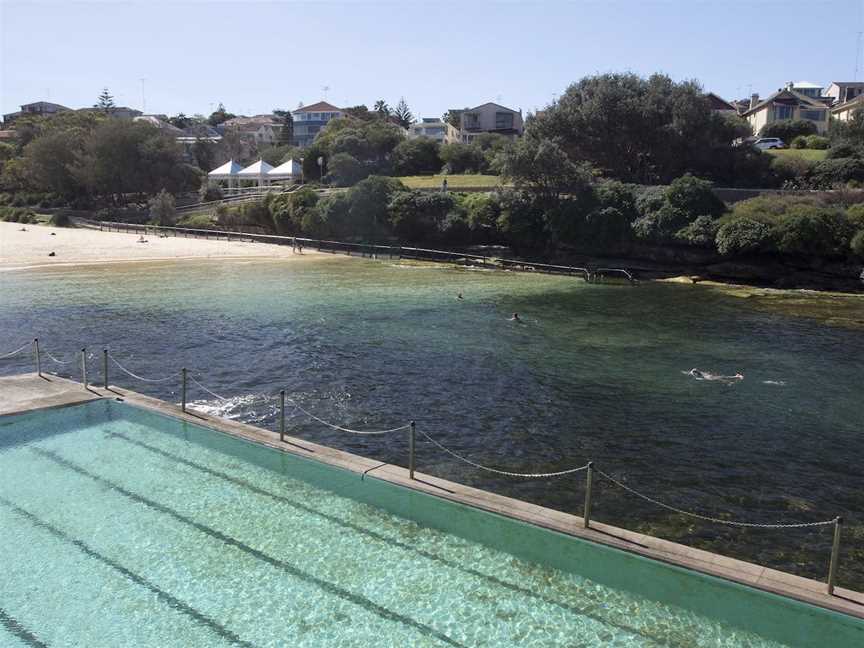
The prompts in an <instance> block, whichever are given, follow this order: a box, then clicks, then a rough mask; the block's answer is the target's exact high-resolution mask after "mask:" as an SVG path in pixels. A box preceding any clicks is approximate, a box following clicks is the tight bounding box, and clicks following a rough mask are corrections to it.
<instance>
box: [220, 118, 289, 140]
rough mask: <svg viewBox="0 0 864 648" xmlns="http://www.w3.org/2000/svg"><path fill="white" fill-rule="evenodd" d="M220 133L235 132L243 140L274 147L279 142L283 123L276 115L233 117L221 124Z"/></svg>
mask: <svg viewBox="0 0 864 648" xmlns="http://www.w3.org/2000/svg"><path fill="white" fill-rule="evenodd" d="M219 129H220V131H221V132H222V133H223V134H224V133H228V132H233V133H236V134H237V135H239V136H240V138H241V139H243V140H245V141H247V142H250V143H255V144H257V145H258V146H272V145H273V144H277V143H278V142H279V137H280V135H281V134H282V122H281V120H280V118H279V117H276V116H275V115H254V116H252V117H232V118H231V119H229V120H227V121H224V122H222V123H221V124H219Z"/></svg>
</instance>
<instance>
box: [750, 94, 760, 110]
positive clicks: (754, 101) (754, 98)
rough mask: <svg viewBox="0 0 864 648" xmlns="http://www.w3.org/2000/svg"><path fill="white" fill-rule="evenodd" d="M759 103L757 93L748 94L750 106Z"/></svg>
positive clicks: (753, 106) (752, 106)
mask: <svg viewBox="0 0 864 648" xmlns="http://www.w3.org/2000/svg"><path fill="white" fill-rule="evenodd" d="M758 103H759V93H758V92H757V93H754V94H752V95H750V108H755V107H756V104H758Z"/></svg>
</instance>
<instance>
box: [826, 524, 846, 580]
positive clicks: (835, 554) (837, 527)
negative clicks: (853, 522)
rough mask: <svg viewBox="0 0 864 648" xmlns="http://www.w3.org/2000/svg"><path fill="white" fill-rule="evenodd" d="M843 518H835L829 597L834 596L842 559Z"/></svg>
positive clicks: (829, 572)
mask: <svg viewBox="0 0 864 648" xmlns="http://www.w3.org/2000/svg"><path fill="white" fill-rule="evenodd" d="M842 525H843V518H842V517H840V516H839V515H838V516H837V517H836V518H834V544H833V546H832V547H831V562H830V563H829V565H828V595H829V596H833V595H834V585H835V584H836V582H837V561H838V560H839V558H840V527H841V526H842Z"/></svg>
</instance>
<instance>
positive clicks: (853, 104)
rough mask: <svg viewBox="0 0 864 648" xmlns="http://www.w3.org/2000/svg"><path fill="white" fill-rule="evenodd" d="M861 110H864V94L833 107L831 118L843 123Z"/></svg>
mask: <svg viewBox="0 0 864 648" xmlns="http://www.w3.org/2000/svg"><path fill="white" fill-rule="evenodd" d="M861 109H864V94H858V95H856V96H855V98H854V99H850V100H849V101H844V102H843V103H840V104H837V105H836V106H833V107H832V108H831V118H832V119H836V120H837V121H841V122H845V121H849V120H850V119H852V116H853V115H854V114H855V113H856V112H858V111H859V110H861Z"/></svg>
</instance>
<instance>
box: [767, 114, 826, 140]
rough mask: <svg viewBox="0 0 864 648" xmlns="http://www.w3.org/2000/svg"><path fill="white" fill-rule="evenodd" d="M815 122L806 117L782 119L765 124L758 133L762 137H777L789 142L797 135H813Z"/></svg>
mask: <svg viewBox="0 0 864 648" xmlns="http://www.w3.org/2000/svg"><path fill="white" fill-rule="evenodd" d="M815 134H816V124H814V123H813V122H811V121H808V120H806V119H799V120H792V119H783V120H781V121H776V122H772V123H770V124H768V125H767V126H765V127H764V128H763V129H762V131H761V132H760V135H761V136H762V137H779V138H780V139H782V140H783V141H784V142H791V141H792V140H794V139H795V138H796V137H798V136H799V135H805V136H806V135H815Z"/></svg>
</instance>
